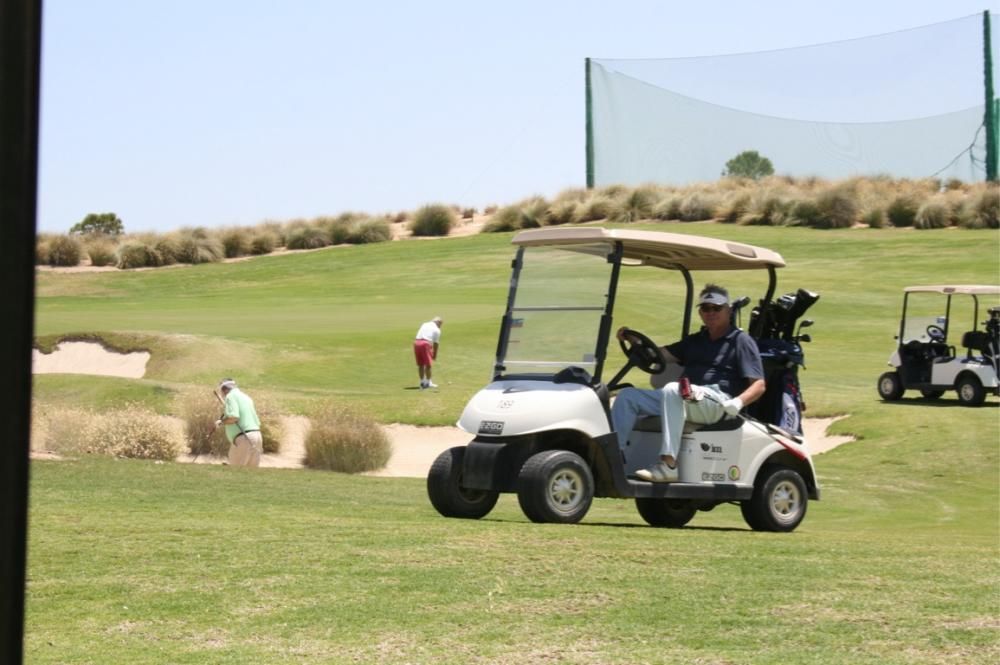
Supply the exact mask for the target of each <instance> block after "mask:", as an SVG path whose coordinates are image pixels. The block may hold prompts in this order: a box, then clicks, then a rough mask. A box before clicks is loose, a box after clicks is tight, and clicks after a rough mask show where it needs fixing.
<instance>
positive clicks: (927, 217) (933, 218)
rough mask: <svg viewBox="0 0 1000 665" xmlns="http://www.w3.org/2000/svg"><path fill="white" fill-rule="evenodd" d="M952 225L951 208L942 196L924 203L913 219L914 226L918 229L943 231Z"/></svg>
mask: <svg viewBox="0 0 1000 665" xmlns="http://www.w3.org/2000/svg"><path fill="white" fill-rule="evenodd" d="M950 223H951V211H950V207H949V205H948V203H947V202H946V200H945V199H944V197H942V196H936V197H933V198H930V199H927V200H926V201H924V202H923V204H921V206H920V208H918V209H917V214H916V217H914V218H913V226H914V227H915V228H918V229H943V228H945V227H947V226H949V225H950Z"/></svg>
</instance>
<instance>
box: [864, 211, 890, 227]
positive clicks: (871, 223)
mask: <svg viewBox="0 0 1000 665" xmlns="http://www.w3.org/2000/svg"><path fill="white" fill-rule="evenodd" d="M861 221H862V222H864V223H865V224H867V225H868V227H869V228H872V229H881V228H884V227H885V225H886V215H885V210H883V209H882V208H872V209H870V210H868V212H865V213H862V215H861Z"/></svg>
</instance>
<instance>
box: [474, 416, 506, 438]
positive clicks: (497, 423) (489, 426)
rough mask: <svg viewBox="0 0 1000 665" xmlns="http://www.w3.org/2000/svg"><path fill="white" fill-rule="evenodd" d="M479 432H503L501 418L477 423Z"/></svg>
mask: <svg viewBox="0 0 1000 665" xmlns="http://www.w3.org/2000/svg"><path fill="white" fill-rule="evenodd" d="M479 433H480V434H494V435H496V434H502V433H503V421H502V420H484V421H482V422H480V423H479Z"/></svg>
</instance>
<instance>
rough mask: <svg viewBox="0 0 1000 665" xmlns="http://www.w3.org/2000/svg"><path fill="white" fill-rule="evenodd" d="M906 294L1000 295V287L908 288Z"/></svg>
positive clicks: (942, 285) (953, 285)
mask: <svg viewBox="0 0 1000 665" xmlns="http://www.w3.org/2000/svg"><path fill="white" fill-rule="evenodd" d="M903 291H904V292H905V293H921V292H922V293H945V294H952V293H959V294H962V295H967V296H980V295H997V294H1000V286H986V285H983V284H941V285H937V286H908V287H906V288H905V289H903Z"/></svg>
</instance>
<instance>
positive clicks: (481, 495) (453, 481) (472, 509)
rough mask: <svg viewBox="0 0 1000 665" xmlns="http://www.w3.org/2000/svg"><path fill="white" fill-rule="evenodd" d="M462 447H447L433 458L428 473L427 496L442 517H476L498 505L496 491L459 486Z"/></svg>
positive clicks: (497, 493) (460, 484) (460, 482)
mask: <svg viewBox="0 0 1000 665" xmlns="http://www.w3.org/2000/svg"><path fill="white" fill-rule="evenodd" d="M464 459H465V447H464V446H456V447H454V448H449V449H448V450H446V451H444V452H443V453H441V454H440V455H438V456H437V459H435V460H434V463H433V464H432V465H431V469H430V471H429V472H428V473H427V496H428V497H429V498H430V500H431V505H433V506H434V508H435V509H437V511H438V512H439V513H441V514H442V515H444V516H445V517H463V518H466V519H479V518H480V517H483V516H484V515H486V514H487V513H489V512H490V511H491V510H493V506H495V505H497V499H498V498H499V497H500V493H499V492H494V491H490V490H477V489H470V488H467V487H462V462H463V460H464Z"/></svg>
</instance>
